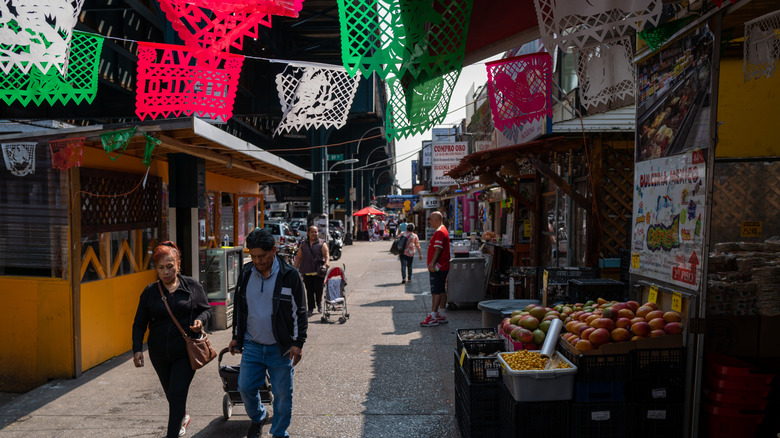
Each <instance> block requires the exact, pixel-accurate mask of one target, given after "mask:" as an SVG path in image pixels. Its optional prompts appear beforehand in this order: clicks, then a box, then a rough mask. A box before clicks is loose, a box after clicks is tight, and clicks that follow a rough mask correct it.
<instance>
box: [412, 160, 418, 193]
mask: <svg viewBox="0 0 780 438" xmlns="http://www.w3.org/2000/svg"><path fill="white" fill-rule="evenodd" d="M416 185H417V160H412V187H414V186H416Z"/></svg>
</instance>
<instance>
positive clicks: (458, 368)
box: [454, 328, 504, 438]
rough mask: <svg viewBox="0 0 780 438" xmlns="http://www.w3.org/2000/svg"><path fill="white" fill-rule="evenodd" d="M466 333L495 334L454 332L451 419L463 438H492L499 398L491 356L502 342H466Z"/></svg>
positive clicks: (494, 360)
mask: <svg viewBox="0 0 780 438" xmlns="http://www.w3.org/2000/svg"><path fill="white" fill-rule="evenodd" d="M467 332H482V333H496V329H494V328H475V329H458V331H457V340H458V343H457V350H456V351H455V365H454V368H455V416H456V418H457V420H458V428H459V429H460V435H461V437H463V438H477V437H486V438H487V437H490V438H492V437H495V436H497V435H498V434H499V432H500V429H501V422H500V419H499V406H498V405H499V396H500V384H501V369H500V366H499V365H498V359H497V358H496V357H495V356H491V355H492V354H494V353H497V352H499V351H503V350H504V341H503V340H501V339H499V338H496V339H495V340H486V339H479V340H469V339H465V338H464V337H463V336H464V334H465V333H467Z"/></svg>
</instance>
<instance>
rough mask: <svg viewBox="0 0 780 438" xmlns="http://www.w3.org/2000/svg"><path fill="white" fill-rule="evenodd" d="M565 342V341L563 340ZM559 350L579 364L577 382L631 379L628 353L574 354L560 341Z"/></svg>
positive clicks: (571, 360)
mask: <svg viewBox="0 0 780 438" xmlns="http://www.w3.org/2000/svg"><path fill="white" fill-rule="evenodd" d="M563 342H565V341H563ZM558 351H559V352H560V353H561V354H563V356H564V357H565V358H566V359H569V361H570V362H571V363H573V364H574V365H576V366H577V376H576V377H575V378H574V381H575V382H584V383H590V382H611V381H620V382H627V381H630V380H631V377H632V375H633V374H632V368H631V356H630V355H628V354H598V355H590V356H586V355H584V354H574V353H572V352H571V351H569V349H568V348H566V347H565V346H563V345H561V344H560V342H559V343H558Z"/></svg>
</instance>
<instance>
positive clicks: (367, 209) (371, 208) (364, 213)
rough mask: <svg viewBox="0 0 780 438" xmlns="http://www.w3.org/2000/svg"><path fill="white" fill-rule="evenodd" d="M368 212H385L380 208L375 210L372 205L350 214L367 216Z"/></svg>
mask: <svg viewBox="0 0 780 438" xmlns="http://www.w3.org/2000/svg"><path fill="white" fill-rule="evenodd" d="M369 214H385V212H384V211H381V210H377V209H376V208H374V207H365V208H361V209H360V210H358V211H356V212H354V213H352V216H368V215H369Z"/></svg>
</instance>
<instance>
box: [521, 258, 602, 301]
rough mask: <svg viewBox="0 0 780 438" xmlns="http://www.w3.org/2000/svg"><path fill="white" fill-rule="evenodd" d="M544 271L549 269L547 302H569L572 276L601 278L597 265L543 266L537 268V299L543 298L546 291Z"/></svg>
mask: <svg viewBox="0 0 780 438" xmlns="http://www.w3.org/2000/svg"><path fill="white" fill-rule="evenodd" d="M544 271H547V303H550V304H557V303H569V302H571V301H570V300H569V296H570V294H569V280H571V279H572V278H599V268H597V267H552V266H551V267H543V266H540V267H538V268H537V273H536V284H537V285H538V291H539V293H538V296H537V297H536V298H537V299H539V300H541V299H542V294H543V292H544Z"/></svg>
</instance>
